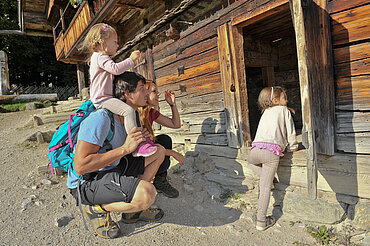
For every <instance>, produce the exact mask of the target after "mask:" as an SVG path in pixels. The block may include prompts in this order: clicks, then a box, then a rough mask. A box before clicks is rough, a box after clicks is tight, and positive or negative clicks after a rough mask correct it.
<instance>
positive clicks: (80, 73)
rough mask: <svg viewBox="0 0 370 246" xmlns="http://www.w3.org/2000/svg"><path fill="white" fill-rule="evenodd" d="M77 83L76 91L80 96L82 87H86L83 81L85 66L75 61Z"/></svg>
mask: <svg viewBox="0 0 370 246" xmlns="http://www.w3.org/2000/svg"><path fill="white" fill-rule="evenodd" d="M76 68H77V83H78V93H79V94H80V95H81V96H82V89H83V88H85V87H86V83H85V67H84V65H83V64H81V63H77V65H76Z"/></svg>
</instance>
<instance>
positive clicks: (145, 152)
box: [132, 138, 158, 157]
mask: <svg viewBox="0 0 370 246" xmlns="http://www.w3.org/2000/svg"><path fill="white" fill-rule="evenodd" d="M157 150H158V147H157V146H156V145H155V144H154V143H153V142H152V141H151V140H150V138H147V139H146V141H144V142H141V143H140V144H139V146H138V147H137V149H136V150H135V151H134V152H133V153H132V156H133V157H139V156H143V157H148V156H151V155H153V154H154V153H155V152H157Z"/></svg>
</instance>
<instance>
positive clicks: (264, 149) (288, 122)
mask: <svg viewBox="0 0 370 246" xmlns="http://www.w3.org/2000/svg"><path fill="white" fill-rule="evenodd" d="M287 102H288V100H287V96H286V93H285V90H284V89H283V88H282V87H280V86H273V87H266V88H264V89H263V90H262V91H261V92H260V94H259V96H258V105H259V107H260V108H261V111H262V117H261V119H260V121H259V124H258V128H257V133H256V137H255V139H254V141H253V143H252V147H251V148H250V150H251V152H250V154H249V155H248V156H247V162H248V165H249V167H250V168H251V169H252V171H253V172H255V173H256V174H257V175H258V176H260V182H259V189H260V193H259V197H258V211H257V222H256V229H257V230H260V231H263V230H266V229H267V228H269V227H271V226H273V225H274V224H275V218H274V217H272V216H268V217H266V213H267V208H268V205H269V202H270V191H271V185H272V183H273V179H274V176H275V173H276V171H277V167H278V165H279V158H280V157H281V156H284V154H283V151H284V150H285V149H287V150H288V151H295V150H297V149H298V144H297V141H296V133H295V128H294V123H293V119H292V115H291V113H290V111H289V109H288V107H287Z"/></svg>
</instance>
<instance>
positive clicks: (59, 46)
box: [54, 32, 64, 60]
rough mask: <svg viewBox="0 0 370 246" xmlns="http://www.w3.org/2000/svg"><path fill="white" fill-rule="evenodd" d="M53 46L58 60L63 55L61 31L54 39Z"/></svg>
mask: <svg viewBox="0 0 370 246" xmlns="http://www.w3.org/2000/svg"><path fill="white" fill-rule="evenodd" d="M54 46H55V55H56V57H57V60H60V59H61V58H62V57H64V52H63V51H64V43H63V32H60V34H59V36H58V37H57V38H56V39H55V41H54Z"/></svg>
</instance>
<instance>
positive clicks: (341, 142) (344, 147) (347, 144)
mask: <svg viewBox="0 0 370 246" xmlns="http://www.w3.org/2000/svg"><path fill="white" fill-rule="evenodd" d="M336 144H337V150H338V151H343V152H346V153H354V154H370V132H364V133H343V134H336Z"/></svg>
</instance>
